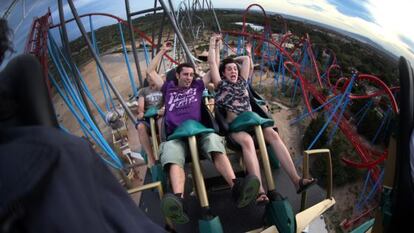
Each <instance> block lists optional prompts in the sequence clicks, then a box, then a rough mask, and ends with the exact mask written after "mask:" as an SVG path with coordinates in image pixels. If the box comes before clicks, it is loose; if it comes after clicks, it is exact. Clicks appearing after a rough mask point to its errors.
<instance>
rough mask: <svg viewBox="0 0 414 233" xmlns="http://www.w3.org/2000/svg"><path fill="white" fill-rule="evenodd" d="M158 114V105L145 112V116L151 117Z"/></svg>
mask: <svg viewBox="0 0 414 233" xmlns="http://www.w3.org/2000/svg"><path fill="white" fill-rule="evenodd" d="M156 116H158V108H156V107H150V108H149V109H148V110H147V111H145V113H144V117H145V118H151V117H156Z"/></svg>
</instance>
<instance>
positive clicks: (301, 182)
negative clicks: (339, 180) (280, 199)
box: [296, 178, 318, 194]
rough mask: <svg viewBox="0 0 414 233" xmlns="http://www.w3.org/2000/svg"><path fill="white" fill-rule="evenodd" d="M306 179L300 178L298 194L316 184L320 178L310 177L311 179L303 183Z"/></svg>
mask: <svg viewBox="0 0 414 233" xmlns="http://www.w3.org/2000/svg"><path fill="white" fill-rule="evenodd" d="M304 180H305V179H304V178H300V180H299V188H298V190H297V191H296V193H297V194H300V193H302V192H303V191H305V190H306V189H308V188H309V187H311V186H312V185H314V184H316V182H317V181H318V179H316V178H311V179H310V180H311V181H310V182H308V183H306V184H305V183H303V182H304Z"/></svg>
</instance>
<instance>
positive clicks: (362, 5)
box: [328, 0, 375, 22]
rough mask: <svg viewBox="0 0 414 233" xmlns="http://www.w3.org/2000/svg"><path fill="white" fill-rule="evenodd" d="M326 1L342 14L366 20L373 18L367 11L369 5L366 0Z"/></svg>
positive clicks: (370, 20) (372, 19) (372, 20)
mask: <svg viewBox="0 0 414 233" xmlns="http://www.w3.org/2000/svg"><path fill="white" fill-rule="evenodd" d="M328 3H330V4H331V5H333V6H335V8H336V9H337V10H338V11H339V12H341V13H342V14H344V15H348V16H351V17H359V18H362V19H364V20H365V21H367V22H374V21H375V19H374V17H373V16H372V15H371V12H370V11H369V5H368V3H367V1H366V0H346V1H343V0H328Z"/></svg>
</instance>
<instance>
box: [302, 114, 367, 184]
mask: <svg viewBox="0 0 414 233" xmlns="http://www.w3.org/2000/svg"><path fill="white" fill-rule="evenodd" d="M324 124H325V118H324V115H322V114H321V115H319V116H318V117H317V118H316V119H314V120H312V121H311V123H310V124H309V126H308V128H307V129H306V131H305V134H304V136H303V145H304V149H307V148H308V146H309V145H310V144H311V142H312V141H313V139H314V138H315V137H316V135H317V134H318V133H319V131H320V129H321V128H322V127H323V125H324ZM330 131H331V129H330V128H329V127H328V129H327V130H325V132H324V133H323V134H322V135H321V136H320V138H319V140H318V141H317V142H316V143H315V144H314V146H313V147H312V148H327V149H329V150H330V151H331V156H332V166H333V181H334V186H337V187H339V186H343V185H345V184H347V183H350V182H353V181H356V180H358V179H360V178H361V175H362V174H361V172H362V171H361V170H358V169H356V168H352V167H349V166H346V165H345V164H344V163H343V162H342V160H341V157H343V156H346V157H347V158H351V159H358V158H359V156H358V155H357V154H356V153H355V151H354V149H353V147H352V146H351V145H350V143H349V142H348V140H347V139H346V138H345V136H344V135H343V134H342V133H341V132H340V130H338V131H337V133H336V134H335V136H334V138H333V140H332V143H331V144H327V141H328V136H329V133H330ZM326 163H327V160H326V159H325V158H323V157H316V158H315V159H314V161H313V162H312V166H311V169H310V171H311V173H312V175H313V176H314V177H320V180H321V182H322V183H325V182H326V178H327V177H326V175H327V170H326V169H327V164H326Z"/></svg>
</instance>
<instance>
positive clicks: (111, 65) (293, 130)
mask: <svg viewBox="0 0 414 233" xmlns="http://www.w3.org/2000/svg"><path fill="white" fill-rule="evenodd" d="M129 59H130V61H131V68H132V69H131V70H132V72H133V74H134V77H136V72H135V67H134V64H133V58H132V56H130V58H129ZM141 61H142V62H141V68H142V72H143V74H144V72H145V68H146V64H145V62H143V61H144V59H143V57H141ZM102 63H103V64H104V68H105V71H106V72H107V75H108V76H109V77H110V78H111V79H112V81H113V82H114V84H115V86H116V87H117V88H118V90H119V92H120V93H121V94H122V96H123V98H124V99H125V100H128V99H129V98H130V96H131V94H132V90H131V87H130V81H129V78H128V70H127V67H126V65H125V61H124V57H123V55H122V54H109V55H105V56H103V57H102ZM80 70H81V73H82V75H83V77H84V79H85V81H86V83H87V85H88V87H89V89H90V92H91V93H93V96H94V97H95V99H96V100H97V103H98V104H99V106H100V107H101V108H102V109H103V110H104V111H105V112H106V109H105V100H104V98H103V92H102V91H101V86H100V84H99V79H98V75H97V71H96V65H95V62H92V61H91V62H89V63H87V64H85V65H84V66H83V67H81V68H80ZM143 77H145V76H144V75H143ZM136 82H137V83H138V80H136ZM267 82H269V85H273V84H271V82H273V81H272V80H271V79H269V80H267ZM53 101H54V106H55V109H56V112H57V115H58V119H59V121H60V123H61V124H62V125H63V126H64V127H65V128H67V129H68V130H69V131H70V132H72V133H73V134H75V135H78V136H81V135H82V131H81V130H80V127H79V124H78V123H77V121H76V119H75V118H74V117H73V115H72V113H71V112H70V111H69V110H68V108H67V107H66V105H65V104H64V103H63V101H62V99H61V98H60V97H58V96H57V95H56V96H54V98H53ZM272 105H273V106H275V107H274V111H273V117H274V119H275V121H276V123H277V126H278V129H279V134H280V136H281V137H282V139H283V141H284V142H285V143H286V146H287V148H288V149H289V152H290V153H291V155H292V158H293V161H294V163H295V165H296V167H297V169H298V170H299V171H301V169H302V167H301V160H302V156H301V154H302V136H303V133H304V127H303V126H302V125H301V124H295V125H290V124H289V121H290V120H292V119H293V118H295V117H296V116H297V115H298V114H299V110H298V109H292V108H289V107H287V106H284V105H283V104H280V103H277V102H273V103H272ZM91 106H92V105H91ZM276 106H277V107H276ZM92 112H93V114H94V115H95V119H96V120H97V121H98V124H99V127H100V129H101V131H102V132H103V134H104V135H105V138H107V139H108V140H109V141H111V130H110V129H109V127H107V126H105V123H104V122H103V120H102V119H101V118H100V117H99V116H98V114H97V111H96V110H93V111H92ZM134 113H135V112H134ZM128 127H129V129H130V130H129V133H128V136H129V145H130V147H131V149H132V150H133V151H140V150H141V147H140V144H139V138H138V134H136V133H135V132H136V131H134V130H131V127H132V128H133V126H132V124H131V122H130V121H129V122H128ZM136 172H137V173H138V174H139V178H138V180H137V181H136V182H135V183H134V185H140V184H142V183H143V179H142V178H143V176H144V175H145V172H146V168H145V166H144V167H141V168H139V169H137V171H136ZM356 190H360V185H358V184H355V185H349V186H345V187H343V188H340V189H335V190H334V193H333V194H334V197H335V200H336V205H335V206H334V207H333V209H332V210H331V211H329V212H328V214H327V216H333V217H331V218H337V219H341V218H343V216H347V215H345V214H343V213H347V214H348V216H349V213H351V208H352V206H353V204H354V203H355V200H356V194H357V193H358V192H357V191H356ZM134 199H135V200H139V195H137V196H134ZM325 219H327V218H325ZM326 221H327V223H328V224H327V225H328V228H329V229H328V230H329V232H338V229H339V228H338V226H333V225H331V222H332V219H330V218H329V217H328V220H326ZM337 221H338V220H335V221H334V222H337Z"/></svg>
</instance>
